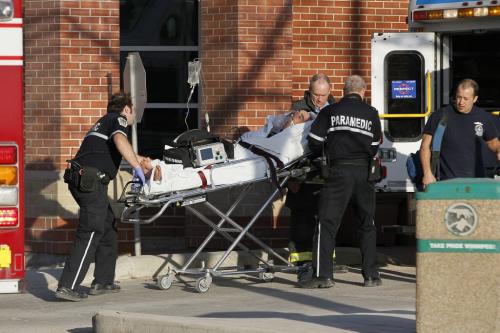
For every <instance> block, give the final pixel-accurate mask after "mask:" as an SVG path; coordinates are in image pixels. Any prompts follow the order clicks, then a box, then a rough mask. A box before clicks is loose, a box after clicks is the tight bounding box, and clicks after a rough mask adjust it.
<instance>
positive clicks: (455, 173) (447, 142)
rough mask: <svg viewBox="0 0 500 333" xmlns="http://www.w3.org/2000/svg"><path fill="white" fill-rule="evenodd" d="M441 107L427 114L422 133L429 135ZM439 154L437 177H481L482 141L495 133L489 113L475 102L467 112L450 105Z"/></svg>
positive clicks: (492, 136) (435, 125) (432, 130)
mask: <svg viewBox="0 0 500 333" xmlns="http://www.w3.org/2000/svg"><path fill="white" fill-rule="evenodd" d="M443 109H444V108H441V109H439V110H438V111H436V112H434V113H433V114H431V116H430V117H429V120H428V121H427V124H425V128H424V133H425V134H429V135H433V134H434V131H435V130H436V127H437V125H438V124H439V121H440V119H441V117H442V115H443ZM449 110H450V112H448V122H447V125H446V129H445V132H444V136H443V141H442V143H441V151H440V154H439V165H440V179H441V180H445V179H451V178H462V177H466V178H470V177H484V175H485V170H484V163H483V156H482V153H481V150H482V146H483V145H484V141H490V140H492V139H494V138H496V137H498V132H497V129H496V127H495V124H494V120H493V116H492V115H491V114H489V113H488V112H486V111H484V110H483V109H481V108H478V107H476V106H473V107H472V110H471V112H469V113H460V112H458V111H457V110H455V108H450V109H449Z"/></svg>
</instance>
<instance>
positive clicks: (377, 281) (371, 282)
mask: <svg viewBox="0 0 500 333" xmlns="http://www.w3.org/2000/svg"><path fill="white" fill-rule="evenodd" d="M381 285H382V279H381V278H379V277H369V278H368V279H365V282H364V286H365V287H378V286H381Z"/></svg>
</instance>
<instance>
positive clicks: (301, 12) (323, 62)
mask: <svg viewBox="0 0 500 333" xmlns="http://www.w3.org/2000/svg"><path fill="white" fill-rule="evenodd" d="M407 11H408V1H407V0H403V1H383V0H370V1H364V0H351V1H348V0H340V1H336V0H294V1H293V97H294V99H299V98H301V97H302V96H303V92H304V90H306V89H307V88H308V79H309V77H311V75H312V74H314V73H317V72H323V73H325V74H327V75H328V76H329V77H330V79H331V80H332V83H333V87H332V88H333V91H332V93H333V95H334V96H335V98H340V97H342V88H343V82H344V80H345V78H346V77H347V76H348V75H351V74H358V75H361V76H362V77H363V78H364V79H365V80H366V81H367V83H369V82H370V75H371V73H370V66H371V64H370V52H371V36H372V35H373V33H375V32H389V31H406V30H407V29H408V26H407V24H406V15H407Z"/></svg>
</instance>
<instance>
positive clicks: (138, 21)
mask: <svg viewBox="0 0 500 333" xmlns="http://www.w3.org/2000/svg"><path fill="white" fill-rule="evenodd" d="M198 20H199V2H198V1H190V0H168V1H165V0H140V1H137V0H120V65H121V66H120V70H121V73H123V70H124V68H125V63H126V60H127V56H128V54H129V52H139V54H140V56H141V60H142V63H143V64H144V69H145V70H146V86H147V104H146V108H145V110H144V115H143V118H142V122H141V123H139V124H137V142H138V150H139V154H141V155H145V156H150V157H152V158H162V156H163V147H164V145H165V143H167V142H169V141H170V140H171V139H173V138H175V137H177V136H178V135H179V134H180V133H182V132H184V131H186V129H187V126H186V123H187V124H188V126H189V129H193V128H198V119H199V117H198V107H199V104H198V100H199V96H198V93H199V91H198V88H196V89H195V91H194V94H193V96H192V98H191V100H190V102H189V106H188V105H187V104H186V103H187V97H188V96H189V93H190V86H189V84H187V82H186V81H187V78H188V62H189V61H192V60H194V59H196V58H199V47H198V45H199V24H198V23H199V22H198ZM121 79H122V80H123V76H121ZM121 87H123V81H122V82H121ZM188 107H189V108H188Z"/></svg>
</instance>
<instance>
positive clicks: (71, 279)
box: [58, 183, 118, 289]
mask: <svg viewBox="0 0 500 333" xmlns="http://www.w3.org/2000/svg"><path fill="white" fill-rule="evenodd" d="M68 187H69V190H70V192H71V194H72V196H73V198H74V199H75V200H76V202H77V203H78V205H79V206H80V218H79V225H78V228H77V230H76V235H75V242H74V244H73V248H72V249H71V252H70V254H69V256H68V258H67V259H66V263H65V265H64V270H63V273H62V275H61V278H60V280H59V285H58V286H59V287H66V288H71V289H74V288H76V287H78V286H79V285H80V283H81V282H82V281H83V279H84V278H85V275H86V274H87V271H88V269H89V266H90V264H91V263H92V262H93V261H95V270H94V283H100V284H109V283H113V282H114V279H115V266H116V259H117V253H118V244H117V241H118V237H117V229H116V224H115V216H114V214H113V211H112V210H111V205H110V202H109V199H108V185H104V184H101V183H98V184H97V187H96V190H95V191H93V192H90V193H88V192H81V191H80V190H78V188H76V187H75V186H74V185H73V184H69V185H68Z"/></svg>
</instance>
